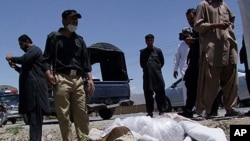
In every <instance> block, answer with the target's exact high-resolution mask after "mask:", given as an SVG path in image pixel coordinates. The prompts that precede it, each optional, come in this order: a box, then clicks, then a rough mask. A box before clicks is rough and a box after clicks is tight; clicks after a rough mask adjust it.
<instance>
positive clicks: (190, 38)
mask: <svg viewBox="0 0 250 141" xmlns="http://www.w3.org/2000/svg"><path fill="white" fill-rule="evenodd" d="M184 41H185V42H186V44H188V45H190V44H193V43H194V39H193V37H192V36H191V35H190V34H188V37H187V38H186V39H185V40H184Z"/></svg>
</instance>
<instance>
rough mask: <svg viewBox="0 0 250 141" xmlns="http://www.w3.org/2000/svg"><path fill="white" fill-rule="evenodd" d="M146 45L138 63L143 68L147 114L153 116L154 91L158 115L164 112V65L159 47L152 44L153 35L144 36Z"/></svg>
mask: <svg viewBox="0 0 250 141" xmlns="http://www.w3.org/2000/svg"><path fill="white" fill-rule="evenodd" d="M145 42H146V44H147V47H146V48H144V49H142V50H140V65H141V68H142V69H143V90H144V96H145V101H146V109H147V113H148V116H151V117H153V111H154V98H153V95H154V92H155V100H156V104H157V108H158V110H159V115H162V114H163V113H164V112H166V97H165V82H164V79H163V75H162V72H161V69H162V67H163V65H164V56H163V53H162V51H161V49H160V48H157V47H155V46H154V45H153V43H154V36H153V35H152V34H148V35H146V36H145Z"/></svg>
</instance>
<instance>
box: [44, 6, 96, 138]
mask: <svg viewBox="0 0 250 141" xmlns="http://www.w3.org/2000/svg"><path fill="white" fill-rule="evenodd" d="M81 17H82V16H81V14H79V13H77V11H76V10H65V11H64V12H63V13H62V24H63V26H64V27H62V28H60V29H59V30H58V31H57V32H52V33H50V34H49V35H48V38H47V41H46V47H45V51H44V55H43V56H44V63H45V64H46V76H47V79H48V82H49V84H52V85H53V94H54V99H55V107H56V112H57V117H58V121H59V126H60V130H61V135H62V138H63V141H72V140H73V136H72V130H71V120H70V117H72V119H73V121H74V125H75V129H76V135H77V139H78V141H80V140H81V137H82V136H83V135H88V133H89V127H88V125H89V117H88V114H87V109H86V92H85V91H84V85H83V78H82V76H84V75H86V77H87V80H88V85H89V88H90V93H93V92H94V83H93V80H92V74H91V65H90V60H89V56H88V52H87V47H86V44H85V42H84V40H83V38H82V37H81V36H80V35H78V34H77V33H76V32H75V31H76V29H77V26H78V19H79V18H81ZM51 68H52V70H51Z"/></svg>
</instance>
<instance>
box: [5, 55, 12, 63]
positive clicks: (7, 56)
mask: <svg viewBox="0 0 250 141" xmlns="http://www.w3.org/2000/svg"><path fill="white" fill-rule="evenodd" d="M12 57H13V55H12V53H8V54H7V55H6V60H7V61H8V62H9V61H10V59H11V58H12Z"/></svg>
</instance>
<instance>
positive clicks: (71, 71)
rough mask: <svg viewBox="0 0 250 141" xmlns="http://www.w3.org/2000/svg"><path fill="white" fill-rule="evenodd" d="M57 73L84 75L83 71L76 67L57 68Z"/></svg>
mask: <svg viewBox="0 0 250 141" xmlns="http://www.w3.org/2000/svg"><path fill="white" fill-rule="evenodd" d="M56 73H62V74H66V75H70V76H78V75H82V71H79V70H75V69H65V70H57V71H56Z"/></svg>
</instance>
